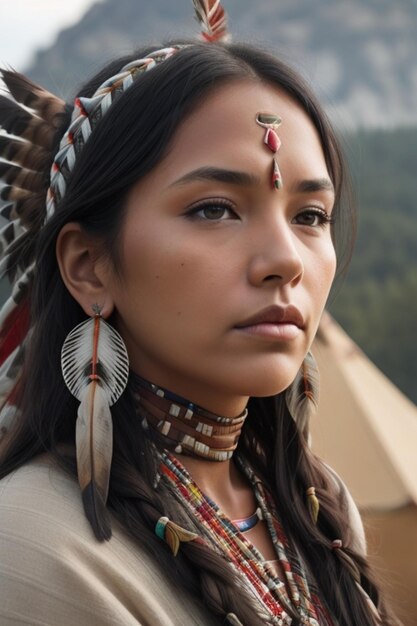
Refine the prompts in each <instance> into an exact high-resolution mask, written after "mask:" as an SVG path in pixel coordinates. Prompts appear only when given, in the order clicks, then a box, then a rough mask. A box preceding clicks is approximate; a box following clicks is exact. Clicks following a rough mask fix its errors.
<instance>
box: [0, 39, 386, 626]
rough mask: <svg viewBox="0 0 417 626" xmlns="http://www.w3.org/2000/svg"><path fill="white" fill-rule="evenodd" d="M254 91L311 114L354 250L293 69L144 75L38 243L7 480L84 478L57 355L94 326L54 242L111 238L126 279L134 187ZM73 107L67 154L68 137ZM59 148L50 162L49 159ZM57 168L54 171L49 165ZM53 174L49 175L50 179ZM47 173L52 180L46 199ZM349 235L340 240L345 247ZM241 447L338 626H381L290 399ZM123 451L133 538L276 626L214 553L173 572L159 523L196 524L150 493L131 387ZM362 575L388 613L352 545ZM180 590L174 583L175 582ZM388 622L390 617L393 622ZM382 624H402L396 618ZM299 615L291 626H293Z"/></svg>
mask: <svg viewBox="0 0 417 626" xmlns="http://www.w3.org/2000/svg"><path fill="white" fill-rule="evenodd" d="M154 49H155V48H152V49H151V48H147V49H141V50H137V51H135V53H134V55H132V56H129V57H127V56H126V57H124V58H121V59H118V60H117V61H114V62H113V63H111V64H109V65H108V66H107V67H106V68H105V69H104V70H103V71H102V72H100V73H99V74H98V75H97V76H95V77H94V78H93V79H92V80H91V81H90V82H89V83H88V84H86V85H85V86H84V87H83V88H82V89H81V92H80V94H79V95H84V96H91V95H92V94H93V93H94V91H95V89H96V88H97V87H98V86H99V85H100V84H101V83H102V82H103V81H104V80H105V79H106V78H108V77H109V76H112V75H114V74H115V73H117V71H119V70H120V68H121V67H123V65H124V64H126V63H128V62H130V61H132V60H134V59H137V58H142V57H144V56H145V55H146V54H148V53H149V52H151V51H153V50H154ZM244 79H245V80H256V81H262V82H264V83H266V84H269V85H272V86H276V87H279V88H280V89H282V90H284V91H285V92H286V93H288V94H289V95H290V96H291V97H292V98H293V99H294V101H295V102H296V103H298V105H299V106H301V107H302V109H303V110H304V111H305V112H306V114H307V115H308V116H309V118H310V119H311V121H312V123H313V124H314V126H315V127H316V129H317V131H318V134H319V137H320V140H321V144H322V147H323V152H324V155H325V159H326V163H327V167H328V170H329V173H330V176H331V178H332V181H333V183H334V186H335V189H336V208H335V213H336V226H335V227H334V231H333V237H334V241H335V245H336V248H337V249H338V250H339V258H342V257H343V256H344V251H345V250H346V249H348V246H347V247H346V245H341V244H343V243H344V244H346V239H349V236H348V235H349V232H351V230H350V231H349V230H348V229H349V225H350V229H351V225H352V217H351V215H350V213H349V208H348V207H347V206H346V205H344V202H343V190H344V188H345V170H344V167H343V161H342V157H341V153H340V149H339V147H338V142H337V140H336V138H335V135H334V133H333V131H332V128H331V126H330V124H329V122H328V120H327V118H326V116H325V114H324V113H323V111H322V110H321V108H320V106H319V105H318V103H317V101H316V100H315V98H314V96H313V95H312V94H311V92H310V89H309V88H308V86H307V85H306V84H305V83H304V82H303V80H302V79H301V78H300V77H299V76H298V75H297V74H296V73H295V72H293V71H292V70H291V69H290V68H289V67H288V66H287V65H286V64H283V63H281V62H280V61H279V60H277V59H276V58H275V57H273V56H271V55H270V54H268V53H266V52H263V51H260V50H259V49H254V48H251V47H248V46H246V45H242V44H230V45H223V44H216V45H207V44H199V43H193V45H192V46H190V47H186V48H184V49H183V50H181V51H180V52H178V53H177V54H176V55H175V56H174V57H172V58H170V59H168V60H166V61H165V62H163V63H161V64H160V65H158V66H157V67H156V68H154V69H153V70H152V71H150V72H147V73H145V74H143V75H142V76H141V77H140V79H138V80H137V81H136V82H135V83H134V85H133V86H131V87H130V88H129V89H128V90H127V91H126V92H125V93H124V94H123V95H122V96H121V97H120V99H119V100H118V101H116V102H115V103H114V104H113V105H112V106H111V107H110V109H109V111H108V113H107V114H106V115H105V116H104V118H103V119H102V120H101V122H100V124H99V126H98V128H97V129H96V130H95V131H94V132H93V134H92V135H91V137H90V139H89V141H88V142H87V144H86V146H85V148H84V150H83V151H82V153H81V155H80V156H79V159H78V162H77V164H76V166H75V169H74V172H73V175H72V177H71V180H70V181H69V183H68V186H67V191H66V195H65V197H64V198H63V200H62V202H61V204H60V206H59V207H58V210H57V212H56V214H55V215H54V217H53V218H52V219H51V220H50V222H48V224H47V225H46V226H45V227H44V228H43V229H42V231H41V233H40V236H39V242H38V245H37V255H36V264H37V278H36V281H35V284H34V288H33V292H32V294H31V299H32V326H33V334H32V338H31V343H30V348H29V350H28V353H27V355H26V361H25V366H24V372H23V378H22V381H21V385H20V387H19V388H20V396H19V398H18V405H19V409H20V415H21V417H20V418H19V420H17V422H16V428H15V430H14V432H12V433H11V435H10V437H9V438H8V439H7V441H6V442H5V444H4V450H3V453H2V462H1V466H0V476H5V475H6V474H8V473H9V472H11V471H12V470H14V469H16V468H18V467H19V466H21V465H22V464H24V463H25V462H27V461H29V460H30V459H31V458H33V457H34V456H36V455H38V454H40V453H42V452H44V451H47V452H49V453H50V454H51V455H52V456H53V457H54V458H55V459H56V460H57V461H58V462H59V463H60V464H61V465H63V466H64V467H65V468H66V469H67V470H68V471H69V472H71V473H72V474H73V475H75V473H76V469H75V461H74V456H73V454H72V453H68V452H66V453H64V452H63V447H62V444H70V445H72V444H73V442H74V438H75V435H74V433H75V420H76V414H77V404H78V403H77V401H76V400H75V399H74V398H73V396H72V395H71V394H70V392H69V391H68V390H67V388H66V386H65V384H64V382H63V380H62V376H61V372H60V350H61V346H62V344H63V341H64V338H65V337H66V335H67V334H68V332H69V331H70V330H71V329H72V328H73V327H74V326H75V325H76V324H78V323H79V322H81V321H83V320H84V319H85V315H84V313H83V311H82V309H81V308H80V306H79V305H78V304H77V302H76V301H75V300H74V299H73V298H72V297H71V295H70V294H69V292H68V291H67V289H66V288H65V286H64V283H63V281H62V279H61V275H60V273H59V269H58V265H57V261H56V256H55V243H56V238H57V235H58V233H59V231H60V229H61V228H62V226H63V225H64V224H65V223H67V222H69V221H76V222H79V223H80V224H81V225H82V227H83V229H85V231H86V232H88V233H90V234H92V235H95V236H97V237H98V238H100V240H102V241H103V243H104V244H105V245H104V248H105V249H106V250H107V251H108V254H109V257H110V259H111V261H112V263H113V266H114V268H115V270H116V271H118V270H120V248H119V233H120V230H121V225H122V223H123V215H124V206H125V198H126V195H127V193H128V192H129V190H130V189H131V187H132V185H133V184H134V183H136V182H137V181H138V180H139V179H141V177H143V176H144V175H145V174H146V173H147V172H149V171H150V170H152V168H153V167H155V166H156V165H157V164H158V162H159V161H160V160H161V158H162V157H163V156H164V155H165V154H166V151H167V149H168V150H169V142H170V139H171V138H172V137H173V134H174V133H175V131H176V130H177V129H178V127H179V125H180V124H181V123H182V122H183V121H184V119H185V118H186V116H187V115H189V114H190V113H191V112H192V111H193V110H194V109H195V108H196V106H197V105H198V104H199V103H200V102H201V101H202V99H203V98H204V97H205V96H206V95H207V94H208V93H210V92H211V91H212V90H214V89H217V88H219V87H221V86H222V85H223V84H228V83H230V82H232V81H239V80H244ZM70 113H71V110H70V107H69V108H68V112H67V115H66V119H65V120H64V121H63V124H62V129H61V130H60V131H59V132H58V133H57V138H56V144H57V143H58V142H59V138H60V136H62V134H63V132H64V129H65V128H66V127H67V126H68V123H69V116H70ZM56 147H57V145H55V147H54V149H56ZM52 158H53V151H52V152H51V162H52ZM48 165H50V164H48ZM46 171H47V168H46ZM46 186H47V176H46V177H45V192H46ZM341 234H342V235H343V237H344V239H343V237H342V239H341ZM249 413H250V416H251V419H248V420H247V423H246V425H245V428H244V431H243V433H242V436H241V439H240V442H239V450H240V452H241V453H242V454H243V455H244V456H245V457H246V458H247V459H248V460H249V461H250V463H251V464H252V465H253V467H254V469H255V470H256V471H257V472H258V473H259V474H260V475H261V476H263V477H264V479H265V480H266V481H267V482H268V484H269V486H270V488H271V490H272V492H273V494H274V497H275V499H276V502H277V503H279V506H278V505H277V508H278V510H279V512H280V515H281V517H282V523H283V525H284V529H285V531H286V533H287V534H288V536H290V537H291V539H292V540H293V541H294V542H295V544H296V545H297V546H298V548H299V549H300V551H301V552H302V554H303V558H304V560H305V562H306V563H307V566H308V569H309V570H310V571H311V573H312V574H313V576H314V578H315V580H316V581H317V584H318V587H319V589H320V593H321V596H322V598H323V600H324V601H325V603H326V604H327V606H328V608H329V610H330V612H331V614H332V615H333V616H334V619H335V621H336V622H337V623H338V624H340V626H352V624H358V625H359V624H360V626H368V625H369V626H371V624H374V620H373V618H372V613H371V611H370V609H369V607H368V605H367V603H366V601H364V599H363V595H362V594H361V593H360V592H359V590H358V587H357V584H356V582H355V580H354V577H353V575H352V572H351V569H350V568H349V567H348V566H347V565H346V559H345V558H342V557H341V556H339V553H340V552H341V551H334V550H331V542H332V540H333V539H335V538H341V539H342V540H343V543H344V545H349V535H350V528H349V525H348V522H347V516H346V511H344V510H343V507H341V500H340V494H339V493H338V490H337V488H336V487H335V484H334V482H333V481H332V480H331V479H330V478H329V474H328V471H327V470H326V469H325V467H324V465H323V463H322V462H321V461H320V460H319V459H318V458H316V457H315V456H314V455H313V453H312V452H311V450H310V449H309V447H308V445H307V443H306V441H305V440H304V438H303V436H302V434H301V433H299V432H298V431H297V427H296V425H295V423H294V421H293V420H292V418H291V417H290V415H289V413H288V410H287V408H286V405H285V403H284V402H283V397H282V394H279V395H277V396H275V397H269V398H252V399H251V400H250V402H249ZM112 414H113V417H114V420H113V423H114V452H113V462H112V470H111V479H110V489H109V496H108V508H109V510H110V511H111V512H112V514H113V515H114V517H116V518H117V519H118V520H119V522H121V524H122V525H123V526H124V527H125V529H126V530H127V532H129V533H130V535H131V536H133V537H134V539H135V540H136V541H137V542H138V543H140V544H141V546H143V547H145V549H147V550H149V551H150V552H151V553H152V554H153V555H155V557H157V559H158V561H159V562H160V563H162V564H163V568H164V569H165V571H166V572H171V573H172V580H173V584H178V585H181V586H182V588H185V589H186V590H188V591H189V592H190V593H191V594H193V595H194V597H195V598H196V599H197V598H202V599H203V602H204V604H205V605H206V607H207V608H208V609H209V610H210V611H212V613H213V614H214V615H216V616H218V619H219V623H223V620H224V619H225V616H226V615H227V614H228V613H235V614H236V615H237V616H238V618H239V619H240V620H241V622H242V624H244V625H245V626H249V625H250V626H261V624H263V623H265V622H264V621H263V620H262V619H261V618H260V617H259V615H258V614H257V612H256V610H255V608H254V607H253V605H252V600H251V599H250V598H249V597H246V596H245V594H244V593H243V592H242V589H241V586H240V585H238V581H237V578H236V576H235V575H234V574H233V572H232V570H231V569H230V568H229V567H228V565H227V563H226V562H225V561H224V560H223V559H222V558H221V557H220V556H218V555H217V554H215V553H214V552H213V551H212V550H210V549H209V548H208V547H204V546H202V545H200V544H197V543H195V542H190V543H187V544H183V545H182V546H181V551H180V554H179V555H178V556H177V557H176V559H175V561H174V559H173V557H172V556H171V554H170V553H169V551H168V550H167V548H166V546H165V545H164V544H163V543H162V542H161V541H160V540H159V539H157V538H156V537H155V534H154V528H155V523H156V521H157V520H158V519H159V517H161V516H162V515H167V516H168V517H170V518H171V519H173V520H175V521H178V522H179V523H182V524H183V525H188V526H189V527H190V528H192V524H193V522H192V520H191V519H189V518H188V517H187V514H186V513H185V512H184V511H183V510H182V509H181V507H180V506H179V504H178V503H177V502H176V501H174V499H173V498H172V497H171V496H170V494H169V493H168V492H167V491H165V490H164V488H163V486H162V485H160V486H159V488H158V489H154V488H153V484H154V478H155V473H156V470H157V468H156V460H155V458H154V456H153V455H152V453H151V451H150V447H149V445H147V439H146V434H145V432H144V431H143V430H142V427H141V423H140V420H137V419H132V415H134V406H133V401H132V396H131V393H130V390H129V386H128V388H127V390H126V392H125V393H124V394H123V395H122V397H121V398H120V400H119V401H118V402H117V403H116V404H115V405H114V406H113V407H112ZM311 485H314V486H315V487H316V491H317V493H318V497H319V499H320V505H321V506H320V515H319V519H318V523H317V525H314V524H313V523H312V521H311V518H310V515H309V513H308V511H307V510H306V504H305V492H306V489H307V488H308V487H309V486H311ZM345 554H348V555H349V556H350V557H351V559H352V560H353V561H354V563H355V564H356V566H357V568H358V570H359V572H360V574H361V584H362V586H363V587H364V588H365V589H366V591H367V592H368V593H369V595H370V596H371V598H372V599H373V601H374V603H375V604H376V605H377V606H378V607H379V609H380V611H381V612H382V613H384V605H383V602H382V600H381V598H380V594H379V592H378V589H377V587H376V585H375V584H374V582H373V580H372V576H371V573H370V571H369V567H368V565H367V563H366V560H365V559H364V557H363V556H361V555H359V554H357V553H355V552H354V551H352V550H350V549H349V548H345ZM174 581H176V582H174ZM384 614H385V613H384ZM384 619H385V622H384V623H385V624H387V625H388V624H394V621H391V618H389V617H388V616H386V618H384ZM296 621H297V620H296V618H295V619H294V623H296Z"/></svg>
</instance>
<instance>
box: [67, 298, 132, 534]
mask: <svg viewBox="0 0 417 626" xmlns="http://www.w3.org/2000/svg"><path fill="white" fill-rule="evenodd" d="M93 311H94V317H92V318H90V319H88V320H87V321H86V322H82V323H81V324H79V325H78V326H76V327H75V328H74V329H73V330H72V331H71V332H70V333H69V335H68V336H67V338H66V339H65V342H64V345H63V346H62V351H61V365H62V374H63V377H64V381H65V384H66V385H67V387H68V389H69V390H70V392H71V393H72V394H73V395H74V396H75V397H76V398H77V399H78V400H79V401H80V406H79V407H78V415H77V422H76V429H75V443H76V452H77V472H78V482H79V484H80V488H81V493H82V499H83V504H84V510H85V513H86V516H87V519H88V520H89V522H90V524H91V526H92V528H93V530H94V534H95V535H96V537H97V539H100V540H103V539H107V540H108V539H110V537H111V526H110V519H109V515H108V512H107V509H106V501H107V494H108V489H109V479H110V467H111V459H112V453H113V425H112V418H111V412H110V406H112V405H113V404H114V403H115V402H116V400H118V398H119V397H120V396H121V395H122V393H123V391H124V389H125V387H126V384H127V380H128V376H129V358H128V355H127V351H126V346H125V344H124V342H123V339H122V338H121V336H120V335H119V333H118V332H117V331H116V330H115V329H114V328H112V327H111V326H110V325H109V324H107V323H106V322H105V321H104V320H103V318H102V317H101V309H100V307H99V306H98V305H94V306H93Z"/></svg>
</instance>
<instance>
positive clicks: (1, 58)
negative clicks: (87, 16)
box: [0, 0, 102, 71]
mask: <svg viewBox="0 0 417 626" xmlns="http://www.w3.org/2000/svg"><path fill="white" fill-rule="evenodd" d="M97 1H102V0H0V24H1V37H0V67H1V66H3V65H8V66H12V67H13V68H14V69H16V70H19V71H22V70H25V69H26V68H27V66H28V65H29V63H30V60H31V56H32V55H33V53H34V52H35V50H36V49H38V48H43V47H49V46H50V44H51V43H52V42H53V41H54V40H55V37H56V35H57V34H58V32H59V31H60V30H62V29H63V28H66V27H67V26H71V25H72V24H75V23H76V22H77V21H78V20H79V19H80V17H81V16H82V15H83V14H84V13H85V12H86V11H87V9H88V8H89V7H90V6H91V5H92V4H94V3H95V2H97Z"/></svg>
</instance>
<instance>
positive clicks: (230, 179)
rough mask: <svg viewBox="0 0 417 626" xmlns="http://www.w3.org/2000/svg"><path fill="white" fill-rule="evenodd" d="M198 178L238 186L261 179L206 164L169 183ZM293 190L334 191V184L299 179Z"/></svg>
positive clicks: (184, 181)
mask: <svg viewBox="0 0 417 626" xmlns="http://www.w3.org/2000/svg"><path fill="white" fill-rule="evenodd" d="M199 180H209V181H216V182H220V183H228V184H230V185H237V186H240V187H249V186H259V185H261V179H260V178H259V177H258V176H255V175H254V174H249V173H248V172H240V171H236V170H226V169H223V168H219V167H209V166H206V167H199V168H197V169H196V170H192V171H191V172H188V173H187V174H185V175H184V176H181V178H178V180H176V181H174V182H173V183H171V185H170V187H176V186H180V185H186V184H187V183H192V182H195V181H199ZM295 191H296V192H298V193H314V192H317V191H331V192H333V193H334V186H333V183H332V181H331V180H330V179H329V178H315V179H311V180H302V181H300V182H299V183H297V185H296V188H295Z"/></svg>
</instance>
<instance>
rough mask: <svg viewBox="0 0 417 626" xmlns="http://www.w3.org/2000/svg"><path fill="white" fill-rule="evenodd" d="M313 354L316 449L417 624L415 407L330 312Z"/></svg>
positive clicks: (406, 616) (395, 597) (401, 607)
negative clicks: (345, 492)
mask: <svg viewBox="0 0 417 626" xmlns="http://www.w3.org/2000/svg"><path fill="white" fill-rule="evenodd" d="M312 351H313V354H314V356H315V358H316V360H317V362H318V366H319V370H320V381H321V382H320V403H319V411H318V415H316V416H315V417H314V418H313V419H312V424H311V434H312V447H313V450H314V452H315V453H316V454H318V455H319V456H321V457H322V458H323V459H324V460H325V461H326V462H328V463H329V465H331V466H332V467H334V469H335V470H336V471H337V472H338V473H339V474H340V476H341V477H342V478H343V480H344V481H345V483H346V484H347V486H348V487H349V489H350V491H351V493H352V495H353V497H354V499H355V501H356V503H357V505H358V507H359V509H360V511H361V514H362V518H363V520H364V523H365V528H366V532H367V539H368V551H369V554H370V557H371V559H372V560H373V561H374V564H375V565H376V566H377V569H378V570H379V571H380V572H381V575H382V578H383V579H385V585H386V587H387V593H388V595H389V597H390V598H391V600H392V603H393V605H394V607H395V608H396V609H397V612H398V614H399V616H400V617H401V618H402V619H403V621H404V624H405V625H406V626H416V624H417V407H416V406H415V405H414V404H413V403H412V402H410V401H409V400H408V399H407V398H406V397H405V396H404V395H403V394H402V393H401V392H400V391H399V390H398V389H397V388H396V387H395V385H393V384H392V383H391V381H390V380H388V379H387V377H386V376H384V375H383V374H382V372H380V371H379V370H378V368H377V367H376V366H375V365H374V364H373V363H372V362H371V361H370V360H369V359H368V358H367V357H366V355H365V354H364V353H363V352H362V351H361V350H360V348H359V347H358V346H357V345H356V344H355V343H354V342H353V341H352V340H351V339H350V337H348V335H347V334H346V333H345V332H344V331H343V330H342V328H341V327H340V326H339V325H338V324H337V323H336V322H335V321H334V320H333V319H332V318H331V317H330V315H329V314H327V313H325V314H324V316H323V319H322V322H321V324H320V328H319V332H318V333H317V337H316V339H315V341H314V344H313V348H312Z"/></svg>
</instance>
